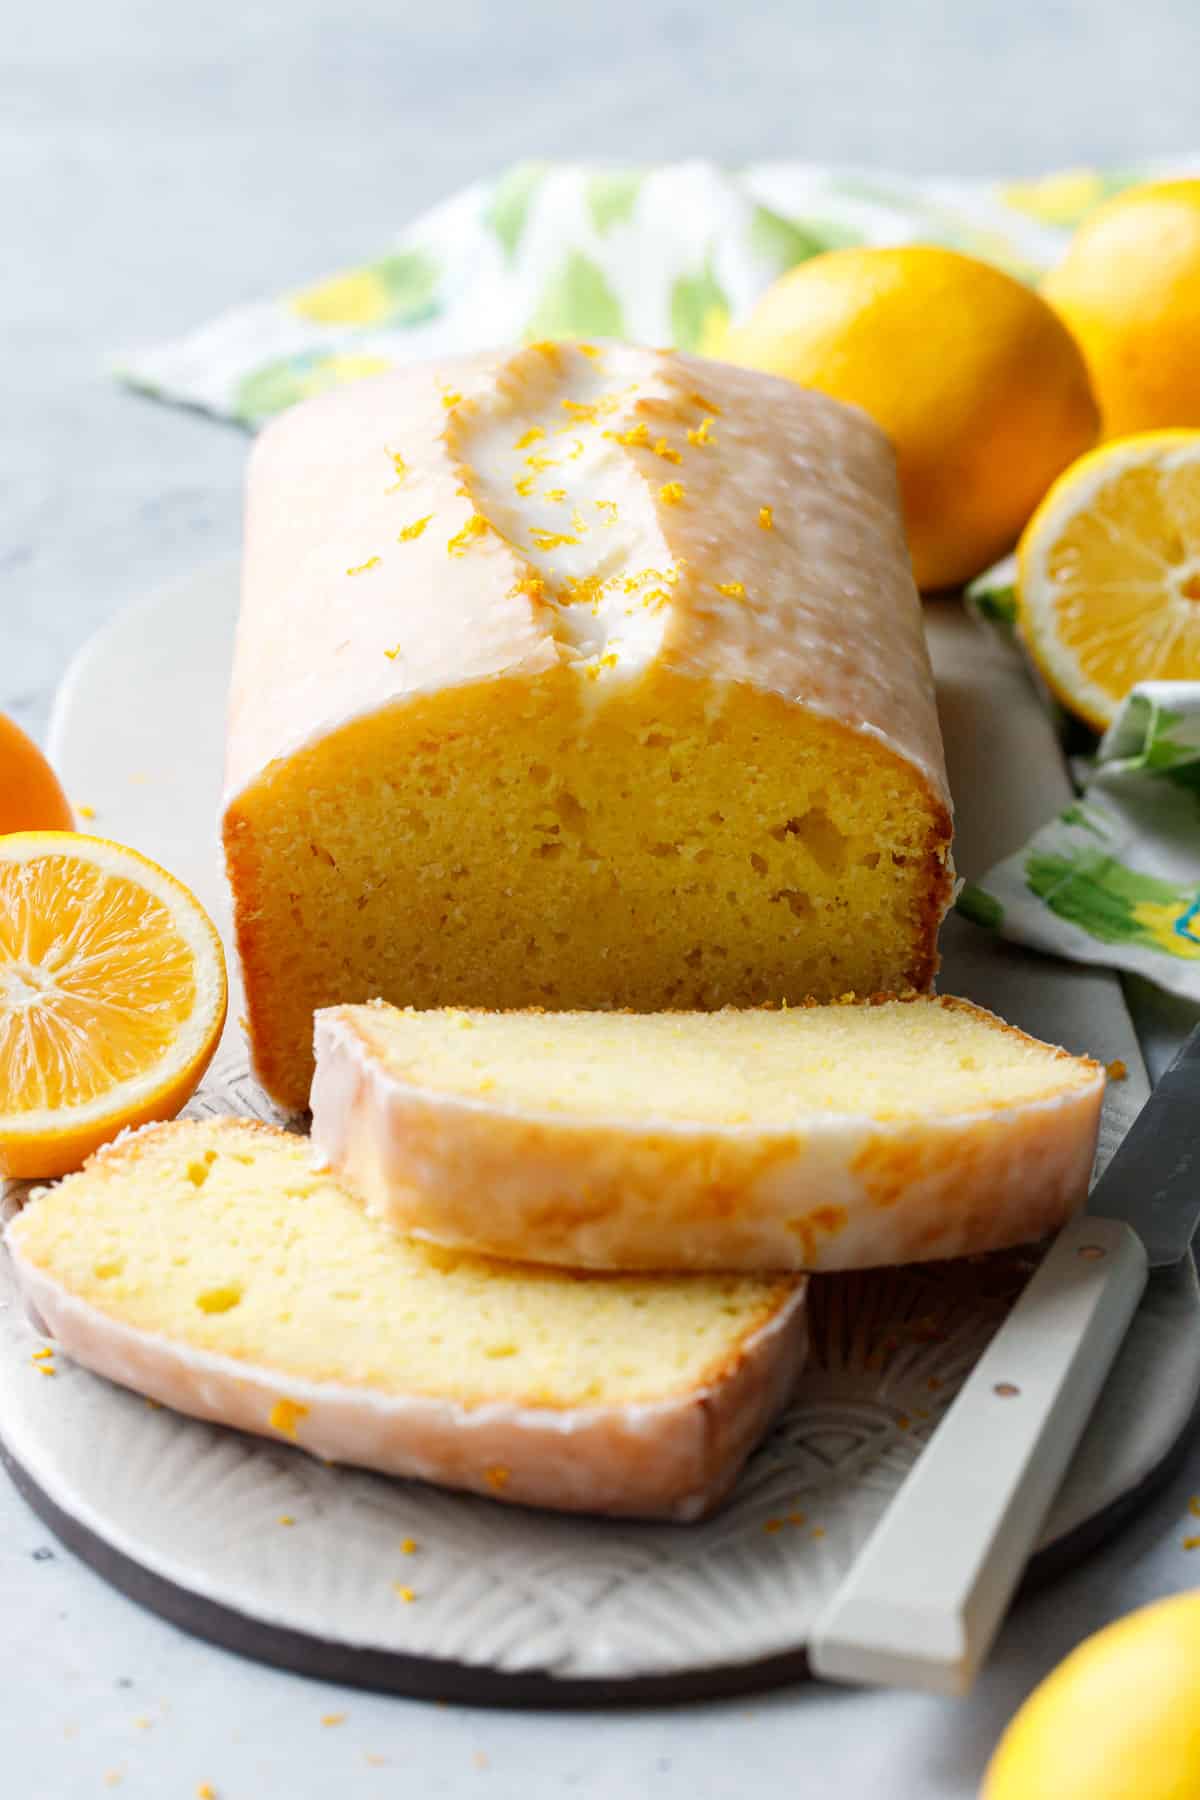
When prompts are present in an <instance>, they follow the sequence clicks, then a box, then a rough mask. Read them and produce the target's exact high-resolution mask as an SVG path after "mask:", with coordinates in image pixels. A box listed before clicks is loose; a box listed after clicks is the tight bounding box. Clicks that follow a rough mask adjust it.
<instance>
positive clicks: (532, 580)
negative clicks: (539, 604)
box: [508, 574, 546, 600]
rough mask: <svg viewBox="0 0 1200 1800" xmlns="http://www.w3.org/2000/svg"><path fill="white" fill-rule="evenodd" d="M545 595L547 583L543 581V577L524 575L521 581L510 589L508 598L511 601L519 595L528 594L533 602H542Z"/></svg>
mask: <svg viewBox="0 0 1200 1800" xmlns="http://www.w3.org/2000/svg"><path fill="white" fill-rule="evenodd" d="M545 593H546V583H545V582H544V581H543V580H542V577H541V576H540V575H533V574H529V575H522V577H521V579H520V580H519V581H518V582H515V583H514V584H513V586H512V587H510V588H509V590H508V597H509V599H510V600H511V599H513V598H515V596H516V595H517V594H528V596H529V598H530V599H531V600H541V599H544V597H545Z"/></svg>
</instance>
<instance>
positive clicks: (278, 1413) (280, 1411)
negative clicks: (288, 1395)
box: [267, 1400, 308, 1438]
mask: <svg viewBox="0 0 1200 1800" xmlns="http://www.w3.org/2000/svg"><path fill="white" fill-rule="evenodd" d="M307 1417H308V1408H307V1406H301V1404H300V1402H299V1401H298V1400H277V1401H276V1402H275V1404H274V1406H273V1407H272V1408H271V1410H270V1412H269V1413H268V1414H267V1424H268V1425H269V1426H270V1427H271V1430H272V1431H280V1432H282V1433H283V1435H284V1437H290V1438H294V1437H295V1435H296V1427H297V1425H299V1423H300V1421H301V1419H307Z"/></svg>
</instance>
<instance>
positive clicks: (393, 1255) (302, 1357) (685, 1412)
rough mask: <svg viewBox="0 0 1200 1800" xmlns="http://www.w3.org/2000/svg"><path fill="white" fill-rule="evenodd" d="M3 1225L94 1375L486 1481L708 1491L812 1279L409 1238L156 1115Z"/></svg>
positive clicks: (547, 1500) (766, 1406) (644, 1497)
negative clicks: (546, 1261) (570, 1266)
mask: <svg viewBox="0 0 1200 1800" xmlns="http://www.w3.org/2000/svg"><path fill="white" fill-rule="evenodd" d="M6 1239H7V1243H8V1247H9V1249H10V1250H11V1252H12V1255H13V1260H14V1265H15V1268H16V1272H17V1276H18V1278H19V1280H20V1283H21V1287H22V1289H23V1292H24V1295H25V1297H26V1299H27V1301H28V1303H29V1305H30V1307H31V1309H32V1311H33V1312H34V1313H35V1315H37V1316H38V1317H39V1318H40V1319H41V1321H42V1322H43V1323H44V1325H45V1328H46V1329H47V1330H48V1331H49V1332H50V1333H51V1334H52V1335H53V1336H54V1337H55V1338H56V1339H57V1340H58V1342H59V1344H60V1345H61V1346H62V1349H63V1350H64V1351H65V1352H66V1353H67V1354H68V1355H69V1356H71V1357H73V1358H74V1359H75V1360H76V1361H77V1362H79V1363H82V1364H83V1365H84V1366H85V1367H86V1368H89V1369H93V1370H94V1371H95V1372H96V1373H97V1374H99V1375H105V1376H107V1377H108V1378H109V1379H110V1380H112V1381H118V1382H121V1383H122V1384H123V1385H125V1386H126V1387H131V1388H135V1389H137V1390H138V1391H139V1392H140V1393H143V1394H148V1395H150V1396H151V1397H152V1398H153V1399H155V1400H159V1401H162V1402H163V1403H164V1404H166V1405H168V1406H173V1407H175V1408H177V1409H178V1410H179V1411H180V1412H186V1413H192V1414H194V1415H195V1416H196V1417H198V1418H202V1419H214V1420H216V1421H218V1422H219V1423H222V1424H226V1425H234V1426H237V1427H239V1428H240V1429H241V1430H243V1431H252V1432H258V1433H260V1434H261V1435H263V1436H267V1437H275V1438H278V1439H279V1440H281V1441H284V1442H288V1443H292V1444H295V1445H297V1446H298V1447H299V1448H301V1449H303V1450H307V1451H310V1452H311V1453H312V1454H313V1455H315V1456H322V1457H327V1458H329V1459H331V1460H333V1461H337V1462H347V1463H358V1464H362V1465H363V1466H365V1467H367V1468H371V1469H379V1470H382V1471H383V1472H385V1473H386V1474H389V1475H412V1476H419V1477H420V1478H422V1479H423V1480H427V1481H437V1482H441V1483H444V1484H445V1485H447V1486H450V1487H459V1488H468V1489H474V1490H476V1491H477V1492H479V1493H483V1494H490V1495H492V1496H494V1497H495V1498H496V1499H498V1500H506V1501H524V1502H526V1503H528V1504H529V1505H533V1506H548V1507H557V1508H562V1509H566V1510H569V1511H578V1512H603V1513H619V1514H630V1515H635V1516H646V1517H652V1518H656V1517H664V1518H666V1517H669V1518H676V1519H692V1518H697V1517H699V1516H700V1515H701V1514H703V1513H705V1512H707V1511H709V1510H710V1509H711V1508H712V1507H714V1506H715V1505H716V1504H717V1503H718V1502H719V1501H720V1500H721V1499H722V1498H723V1497H724V1495H725V1494H726V1493H727V1491H728V1489H729V1488H730V1487H731V1486H732V1484H733V1482H734V1480H735V1479H736V1476H737V1473H738V1471H739V1469H740V1468H741V1466H742V1463H743V1462H744V1461H745V1458H746V1457H747V1455H748V1454H749V1453H750V1451H751V1450H752V1449H753V1448H754V1446H755V1444H756V1443H757V1442H758V1440H759V1439H760V1438H761V1436H762V1435H763V1433H764V1432H765V1430H766V1429H767V1427H768V1425H769V1424H770V1422H771V1420H772V1418H773V1417H774V1415H775V1413H776V1412H777V1411H778V1409H779V1408H780V1406H781V1405H782V1404H783V1403H784V1401H785V1400H786V1399H787V1397H788V1395H789V1393H790V1391H791V1388H792V1386H793V1383H794V1381H795V1378H796V1375H797V1373H798V1371H799V1369H800V1366H801V1363H802V1362H803V1358H804V1351H805V1342H806V1338H805V1317H804V1306H803V1295H804V1283H803V1281H802V1280H800V1281H797V1280H795V1279H792V1280H769V1279H762V1280H752V1279H746V1278H744V1277H743V1278H739V1277H736V1276H732V1277H724V1278H720V1279H717V1278H712V1277H704V1276H701V1277H695V1276H691V1277H689V1276H686V1275H685V1276H677V1277H674V1278H664V1277H653V1276H641V1277H630V1278H619V1279H613V1278H606V1277H587V1276H580V1275H569V1274H563V1273H560V1272H558V1271H551V1270H545V1269H529V1268H520V1267H517V1266H514V1265H507V1264H501V1263H494V1262H487V1261H484V1260H482V1259H480V1258H478V1257H471V1256H461V1255H456V1254H449V1253H447V1252H445V1251H441V1250H436V1249H431V1248H427V1247H422V1246H421V1245H419V1244H414V1243H411V1242H409V1241H407V1240H406V1239H404V1238H402V1237H399V1236H397V1235H396V1234H395V1233H394V1232H391V1231H389V1230H387V1229H386V1228H385V1227H383V1226H381V1225H379V1224H377V1223H375V1222H374V1221H372V1220H370V1219H368V1218H367V1217H366V1215H365V1214H364V1212H363V1210H362V1207H361V1206H360V1205H359V1204H358V1203H357V1201H355V1200H353V1199H351V1198H350V1196H349V1195H347V1194H346V1193H345V1192H344V1191H343V1190H342V1189H341V1188H339V1187H338V1186H336V1185H335V1183H334V1182H333V1181H331V1180H330V1179H329V1178H328V1177H322V1176H319V1175H315V1174H314V1173H313V1171H312V1168H311V1166H310V1158H309V1147H308V1145H307V1143H306V1142H305V1141H304V1139H303V1138H297V1137H291V1136H288V1135H287V1134H285V1133H283V1132H280V1131H276V1130H274V1129H273V1128H272V1127H270V1126H266V1125H257V1124H253V1123H251V1122H249V1121H247V1120H239V1119H217V1120H212V1121H209V1122H205V1123H198V1122H194V1121H180V1122H178V1123H176V1124H172V1125H156V1126H151V1127H148V1128H146V1129H145V1130H142V1131H140V1132H137V1133H135V1134H133V1135H131V1136H129V1137H128V1138H126V1139H124V1140H118V1141H117V1142H116V1143H115V1144H113V1145H111V1146H109V1148H107V1149H106V1150H103V1151H101V1152H99V1154H98V1155H96V1156H95V1157H93V1158H92V1160H91V1162H89V1163H88V1164H87V1165H86V1167H85V1168H84V1169H83V1170H82V1171H81V1172H80V1173H79V1174H77V1175H71V1176H68V1178H67V1179H66V1180H65V1181H63V1182H62V1183H60V1184H59V1186H57V1187H55V1188H49V1189H44V1190H42V1191H41V1192H40V1193H39V1194H35V1195H34V1197H33V1198H32V1199H31V1200H30V1201H29V1203H28V1204H27V1206H26V1207H25V1209H24V1211H23V1212H22V1213H20V1214H19V1215H18V1216H17V1218H16V1219H15V1220H14V1221H13V1222H12V1223H11V1224H10V1225H9V1227H8V1230H7V1233H6Z"/></svg>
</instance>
